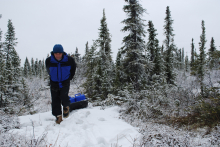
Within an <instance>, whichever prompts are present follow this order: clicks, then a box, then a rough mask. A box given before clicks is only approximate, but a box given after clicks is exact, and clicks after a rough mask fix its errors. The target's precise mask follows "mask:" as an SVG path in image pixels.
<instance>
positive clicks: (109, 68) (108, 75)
mask: <svg viewBox="0 0 220 147" xmlns="http://www.w3.org/2000/svg"><path fill="white" fill-rule="evenodd" d="M100 22H101V26H100V28H99V38H98V39H96V40H95V42H94V43H93V46H92V47H91V49H90V51H89V54H88V57H87V60H88V64H89V65H88V66H87V68H88V69H87V82H86V87H87V88H88V87H91V88H92V90H91V89H90V90H89V89H88V90H87V91H88V93H90V96H91V97H92V98H93V100H95V99H105V98H106V97H107V95H108V94H109V93H110V92H112V91H113V63H112V57H111V54H112V52H111V35H110V33H109V29H108V27H107V22H106V16H105V10H103V17H102V19H101V21H100ZM96 49H99V51H98V52H97V53H95V50H96ZM94 57H96V58H94ZM91 60H92V61H91ZM91 67H92V68H91ZM88 72H90V73H92V75H91V74H90V73H88ZM91 77H92V78H91Z"/></svg>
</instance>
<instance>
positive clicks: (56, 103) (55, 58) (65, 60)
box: [46, 44, 76, 124]
mask: <svg viewBox="0 0 220 147" xmlns="http://www.w3.org/2000/svg"><path fill="white" fill-rule="evenodd" d="M46 68H47V72H48V74H49V75H50V92H51V98H52V104H51V106H52V114H53V115H54V116H55V117H56V123H57V124H60V123H61V121H63V120H62V111H61V104H62V105H63V117H64V118H67V117H68V116H69V105H70V100H69V96H68V93H69V88H70V80H72V79H73V76H74V75H75V71H76V63H75V61H74V59H73V58H72V57H70V56H68V55H67V54H66V53H65V52H64V51H63V47H62V45H60V44H56V45H55V46H54V47H53V51H52V52H51V56H50V57H48V58H47V59H46Z"/></svg>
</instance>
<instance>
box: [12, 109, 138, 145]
mask: <svg viewBox="0 0 220 147" xmlns="http://www.w3.org/2000/svg"><path fill="white" fill-rule="evenodd" d="M118 110H119V107H111V108H106V109H105V110H100V107H92V108H85V109H80V110H74V111H72V112H71V113H70V116H69V118H67V119H64V120H63V121H62V122H61V124H60V125H57V124H55V117H54V116H52V114H51V111H50V112H45V113H39V114H35V115H27V116H20V117H19V119H20V123H21V128H20V129H14V130H11V132H12V133H18V134H20V135H25V136H26V137H30V138H33V137H34V138H36V139H38V138H40V137H41V136H42V135H43V134H45V133H46V134H47V135H46V138H45V141H46V143H45V144H46V145H48V146H49V145H52V146H65V147H72V146H74V147H111V146H113V145H116V144H117V145H118V146H119V145H120V146H123V147H129V146H132V140H133V139H134V138H138V137H139V136H140V135H141V134H139V133H138V131H137V129H136V128H134V127H132V126H131V125H129V124H128V123H126V122H125V121H123V120H121V119H119V112H118ZM33 132H34V133H33Z"/></svg>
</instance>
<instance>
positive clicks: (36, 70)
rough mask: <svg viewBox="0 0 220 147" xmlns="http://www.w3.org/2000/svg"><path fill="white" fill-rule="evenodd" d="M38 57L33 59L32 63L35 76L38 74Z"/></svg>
mask: <svg viewBox="0 0 220 147" xmlns="http://www.w3.org/2000/svg"><path fill="white" fill-rule="evenodd" d="M38 65H39V64H38V59H36V60H35V63H34V71H35V76H36V77H38V76H39V67H38Z"/></svg>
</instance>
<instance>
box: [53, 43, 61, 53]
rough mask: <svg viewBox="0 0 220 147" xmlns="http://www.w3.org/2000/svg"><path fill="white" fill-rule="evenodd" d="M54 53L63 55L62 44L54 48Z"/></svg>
mask: <svg viewBox="0 0 220 147" xmlns="http://www.w3.org/2000/svg"><path fill="white" fill-rule="evenodd" d="M53 53H63V47H62V45H61V44H56V45H54V47H53Z"/></svg>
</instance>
